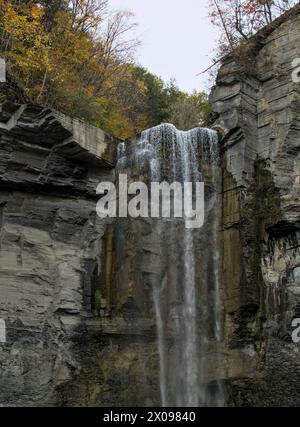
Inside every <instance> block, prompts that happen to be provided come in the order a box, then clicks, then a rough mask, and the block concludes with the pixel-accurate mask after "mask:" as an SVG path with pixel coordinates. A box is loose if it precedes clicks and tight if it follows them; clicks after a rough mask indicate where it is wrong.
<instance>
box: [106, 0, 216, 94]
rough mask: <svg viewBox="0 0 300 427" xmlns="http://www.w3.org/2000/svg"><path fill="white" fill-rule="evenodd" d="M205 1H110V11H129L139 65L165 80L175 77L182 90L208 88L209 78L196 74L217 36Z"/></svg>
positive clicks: (205, 63)
mask: <svg viewBox="0 0 300 427" xmlns="http://www.w3.org/2000/svg"><path fill="white" fill-rule="evenodd" d="M207 3H208V0H110V5H111V7H112V8H113V9H128V10H131V11H132V12H133V13H134V14H135V16H136V17H135V19H136V22H137V23H138V24H139V28H138V34H140V35H141V41H142V45H141V47H140V48H139V49H138V53H137V60H138V62H139V63H140V64H141V65H143V66H145V67H147V68H148V69H149V70H150V71H152V72H153V73H155V74H158V75H159V76H161V77H162V78H163V79H164V80H165V81H167V80H169V79H170V78H171V77H174V78H175V79H176V80H177V83H178V85H179V87H180V88H181V89H182V90H185V91H188V92H191V91H192V90H193V89H197V90H203V89H206V88H207V85H208V83H207V81H208V75H205V76H200V77H196V74H197V73H199V72H201V71H202V70H204V69H205V68H207V67H208V66H209V65H210V64H211V58H212V56H213V49H214V47H215V45H216V41H217V38H218V37H217V33H216V30H215V28H213V27H212V25H211V23H210V19H209V18H208V8H207Z"/></svg>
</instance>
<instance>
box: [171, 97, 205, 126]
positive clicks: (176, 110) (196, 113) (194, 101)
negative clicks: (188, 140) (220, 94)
mask: <svg viewBox="0 0 300 427" xmlns="http://www.w3.org/2000/svg"><path fill="white" fill-rule="evenodd" d="M209 114H210V105H209V101H208V96H207V95H206V94H205V93H204V92H196V91H195V92H193V93H192V94H187V93H184V92H181V93H180V96H178V97H177V100H175V102H173V103H172V104H171V105H170V112H169V121H170V122H171V123H173V124H174V125H175V126H176V127H177V128H178V129H180V130H189V129H192V128H195V127H198V126H205V124H206V122H207V120H208V116H209Z"/></svg>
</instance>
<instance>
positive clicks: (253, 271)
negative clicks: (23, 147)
mask: <svg viewBox="0 0 300 427" xmlns="http://www.w3.org/2000/svg"><path fill="white" fill-rule="evenodd" d="M297 58H300V9H299V6H297V7H296V8H295V9H294V10H293V13H289V14H287V15H286V16H285V17H283V18H281V19H279V20H278V21H276V22H275V23H274V24H273V25H272V26H270V27H267V28H265V29H264V30H262V31H261V32H260V33H259V34H258V35H257V36H256V37H254V38H253V39H252V40H251V41H250V42H249V44H248V46H246V47H245V50H244V51H241V52H236V56H235V57H233V56H231V57H228V58H227V59H226V61H225V62H224V64H223V66H222V67H221V70H220V72H219V74H218V79H217V85H216V87H215V88H214V89H213V91H212V94H211V102H212V105H213V110H214V113H215V114H216V123H215V125H216V127H217V128H218V127H219V129H220V131H221V132H222V133H223V140H222V142H221V152H222V158H223V190H222V191H223V230H222V234H223V301H224V310H225V349H226V350H225V354H226V356H225V358H226V362H225V365H226V368H225V375H224V376H225V378H226V379H227V384H228V393H229V397H228V398H229V402H231V404H234V405H238V406H240V405H245V406H253V405H256V406H268V405H279V406H281V405H289V406H294V405H299V404H300V387H299V373H300V370H299V368H300V347H299V345H297V344H295V343H293V342H292V338H291V334H292V321H293V319H295V318H299V314H300V311H299V309H300V246H299V244H300V241H299V239H300V198H299V197H300V175H299V174H300V84H299V83H297V81H299V80H298V79H296V80H295V79H293V75H294V74H295V66H293V65H292V64H293V62H294V60H295V59H297Z"/></svg>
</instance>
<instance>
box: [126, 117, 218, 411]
mask: <svg viewBox="0 0 300 427" xmlns="http://www.w3.org/2000/svg"><path fill="white" fill-rule="evenodd" d="M218 151H219V150H218V141H217V135H216V133H215V132H213V131H211V130H209V129H201V128H196V129H193V130H191V131H188V132H183V131H178V130H177V129H176V128H175V127H174V126H173V125H169V124H164V125H160V126H157V127H155V128H152V129H149V130H146V131H144V132H143V133H142V134H141V135H140V137H139V139H138V141H137V142H135V143H134V144H131V145H130V144H129V145H128V146H126V144H124V143H122V144H120V146H119V160H118V171H119V172H120V171H124V170H125V169H127V170H130V174H131V176H132V177H137V178H139V179H142V180H143V181H144V182H150V181H151V182H162V181H167V182H169V183H172V182H179V183H182V184H183V183H184V182H193V183H196V182H201V181H203V182H204V183H205V223H204V226H203V227H202V228H199V229H189V228H188V227H187V218H185V217H183V218H159V219H151V227H152V229H151V233H152V234H153V238H154V240H155V241H157V242H158V245H159V250H160V255H159V258H158V259H159V261H158V262H159V269H158V270H159V272H155V273H153V274H151V273H147V281H148V283H150V284H151V291H152V298H153V311H154V316H155V320H156V328H157V342H158V353H159V358H160V388H161V401H162V406H177V407H197V406H213V405H218V406H222V404H223V392H222V386H221V383H220V382H219V381H218V380H217V379H216V377H217V376H216V375H214V374H213V371H214V370H216V366H215V365H216V364H217V363H218V361H217V360H216V359H217V358H216V357H215V355H216V354H217V353H218V351H217V348H218V345H219V344H220V343H221V341H222V333H221V331H222V315H221V304H220V291H221V290H220V273H219V269H220V259H221V257H220V243H219V228H220V220H219V218H220V212H221V209H220V198H219V194H220V188H219V186H220V172H219V171H220V167H219V166H220V165H219V154H218Z"/></svg>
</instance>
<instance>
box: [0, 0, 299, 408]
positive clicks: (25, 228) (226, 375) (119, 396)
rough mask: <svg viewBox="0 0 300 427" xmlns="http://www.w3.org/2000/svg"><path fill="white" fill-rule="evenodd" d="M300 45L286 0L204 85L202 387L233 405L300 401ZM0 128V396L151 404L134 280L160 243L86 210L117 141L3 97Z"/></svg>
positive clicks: (1, 401) (155, 368)
mask: <svg viewBox="0 0 300 427" xmlns="http://www.w3.org/2000/svg"><path fill="white" fill-rule="evenodd" d="M299 42H300V10H299V8H296V9H294V11H293V14H290V15H286V17H285V18H282V19H280V20H279V21H277V22H276V23H275V24H274V25H273V26H272V27H269V28H267V29H265V30H263V31H262V32H260V33H259V34H258V36H257V37H255V38H254V39H253V40H251V42H250V43H249V46H248V48H247V50H246V51H245V52H244V53H243V52H241V53H240V54H239V55H238V56H235V57H228V58H227V59H226V60H225V62H224V64H223V66H222V67H221V70H220V72H219V75H218V79H217V85H216V87H215V88H214V89H213V91H212V94H211V102H212V106H213V111H214V114H215V127H216V129H219V130H220V133H221V134H222V140H221V142H220V150H221V157H222V173H223V180H222V200H223V207H222V217H223V221H222V230H221V234H222V249H223V251H222V252H223V254H222V255H223V256H222V258H223V261H222V289H221V296H222V305H223V307H224V343H223V344H222V345H221V344H220V348H219V350H218V356H219V357H218V358H217V359H218V361H219V363H218V365H217V366H216V363H212V364H213V365H214V369H213V370H212V372H208V378H207V381H208V382H210V383H211V384H213V383H214V382H216V381H217V380H218V381H219V380H222V382H223V383H224V385H225V388H226V401H227V404H228V405H231V406H271V405H278V406H281V405H290V406H295V405H300V382H299V376H300V346H299V345H297V344H295V343H293V342H292V339H291V333H292V320H293V319H294V318H300V245H299V239H300V209H299V208H300V206H299V204H300V201H299V197H300V194H299V192H300V84H299V83H296V82H294V81H293V79H292V72H293V66H292V62H293V60H294V59H296V58H300V43H299ZM245 58H247V61H245ZM0 137H1V138H0V319H2V320H3V321H4V322H5V333H6V340H5V342H0V405H3V406H15V405H16V406H25V405H57V406H72V405H83V406H92V405H96V406H97V405H100V406H105V405H106V406H110V405H111V406H145V405H146V406H150V405H159V404H160V393H159V357H158V351H157V345H156V325H155V314H154V310H153V304H152V301H151V294H150V289H149V287H148V286H147V283H145V286H144V285H143V286H141V284H142V283H144V281H143V277H144V276H143V275H145V274H156V273H157V271H156V270H157V265H158V263H159V260H158V257H159V254H158V249H159V248H157V241H156V240H155V239H154V238H153V233H152V232H151V226H150V225H149V224H147V221H144V222H143V223H142V225H140V223H137V225H134V226H133V224H132V223H131V219H128V221H127V223H125V225H124V229H123V230H122V233H120V230H119V229H118V227H115V226H114V224H112V223H111V221H109V220H101V219H99V218H98V217H97V215H96V211H95V206H96V201H97V196H96V192H95V189H96V186H97V184H98V183H99V181H111V182H114V181H115V175H116V170H115V164H116V152H117V145H118V141H114V140H113V139H112V138H110V137H108V136H107V135H105V134H104V133H103V132H102V131H101V130H99V129H95V128H93V127H92V126H88V125H86V124H84V123H82V122H80V121H77V120H71V119H69V118H67V117H64V116H63V115H60V114H58V113H56V112H54V111H51V110H49V109H42V108H40V107H36V106H32V105H26V106H15V105H13V104H11V103H10V102H3V103H2V106H1V111H0ZM120 239H123V240H125V242H124V241H123V242H121V241H120ZM136 242H138V245H136ZM121 246H123V247H126V251H125V253H120V252H118V248H120V247H121ZM137 250H138V256H133V254H135V253H136V251H137ZM199 258H200V255H199ZM120 272H121V273H122V274H120ZM170 274H172V271H170ZM120 277H122V278H124V277H125V279H119V278H120ZM1 327H2V329H3V328H4V326H3V322H0V329H1ZM0 336H2V334H0ZM220 356H221V357H220ZM208 357H210V358H211V359H212V360H213V359H214V357H215V350H214V351H212V353H211V354H209V355H208Z"/></svg>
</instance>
